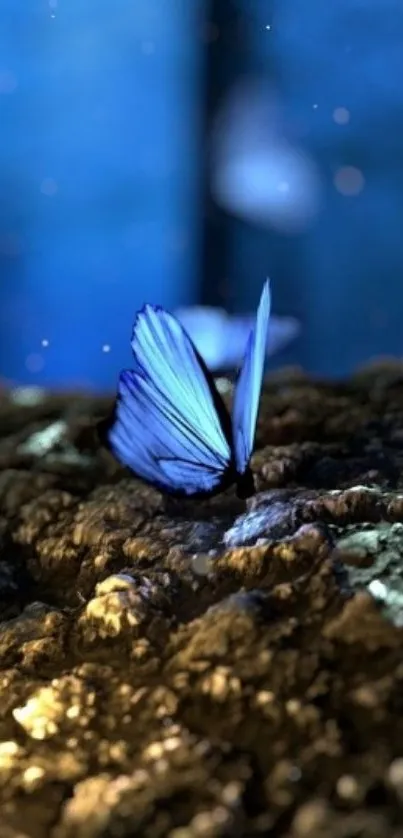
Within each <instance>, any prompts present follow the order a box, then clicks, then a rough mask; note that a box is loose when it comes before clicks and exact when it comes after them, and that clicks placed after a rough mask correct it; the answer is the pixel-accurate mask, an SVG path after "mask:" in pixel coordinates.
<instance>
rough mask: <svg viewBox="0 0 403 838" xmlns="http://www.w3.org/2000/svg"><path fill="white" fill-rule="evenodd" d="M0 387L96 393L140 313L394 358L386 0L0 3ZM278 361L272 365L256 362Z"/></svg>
mask: <svg viewBox="0 0 403 838" xmlns="http://www.w3.org/2000/svg"><path fill="white" fill-rule="evenodd" d="M0 56H1V57H0V125H1V134H0V377H1V378H2V379H5V380H6V381H12V382H17V383H24V384H38V385H45V386H76V385H80V386H88V387H92V388H105V387H110V388H113V387H114V386H115V382H116V379H117V375H118V372H119V370H120V368H121V367H122V366H125V365H130V345H129V339H130V330H131V324H132V320H133V315H134V312H135V310H136V309H137V308H139V307H140V306H141V305H142V304H143V302H144V300H149V301H151V302H159V303H161V304H163V305H165V306H167V307H169V308H171V309H175V308H176V307H177V306H183V305H190V304H195V303H199V302H202V303H204V304H213V305H214V304H216V305H217V304H219V305H221V306H223V305H224V306H226V307H227V308H228V309H229V310H230V311H233V312H240V311H245V312H247V311H250V310H252V309H253V308H254V307H255V304H256V301H257V298H258V296H259V292H260V288H261V285H262V282H263V280H264V278H265V276H266V275H270V276H271V278H272V289H273V298H274V310H275V312H276V313H280V314H283V315H294V316H296V317H297V318H298V320H299V321H300V323H301V334H300V337H299V338H298V340H297V341H295V342H294V343H293V344H292V345H290V348H289V349H288V350H287V351H286V352H285V353H284V354H283V355H282V356H281V358H280V357H279V360H278V363H280V362H281V363H284V362H287V363H300V364H302V365H303V366H304V367H306V368H307V369H309V370H311V371H314V372H316V373H320V374H331V375H340V374H345V373H346V372H348V371H349V370H350V369H351V368H352V367H353V366H355V365H356V364H358V363H361V362H362V361H364V360H366V359H368V358H369V357H371V356H374V355H377V354H398V355H400V354H403V353H402V344H403V339H402V328H401V321H402V309H403V281H402V277H403V235H402V233H401V223H402V222H401V216H402V209H403V151H402V148H403V107H402V101H401V100H402V98H403V87H402V83H401V80H402V78H403V6H402V5H401V4H400V3H399V2H398V0H382V2H381V0H366V2H365V3H364V2H363V0H348V2H347V0H338V3H337V4H327V3H321V2H319V0H314V2H312V3H310V4H306V3H304V2H303V0H281V2H280V0H270V2H269V0H267V2H266V0H211V2H207V0H135V2H134V3H127V2H126V0H115V2H114V3H111V2H110V0H98V2H97V3H96V4H94V2H93V0H2V2H1V26H0ZM272 363H274V362H272Z"/></svg>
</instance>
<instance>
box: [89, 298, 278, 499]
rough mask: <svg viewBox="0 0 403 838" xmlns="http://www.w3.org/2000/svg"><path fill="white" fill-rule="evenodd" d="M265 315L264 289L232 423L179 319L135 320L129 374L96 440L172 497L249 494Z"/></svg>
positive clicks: (147, 313) (157, 315)
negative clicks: (232, 490)
mask: <svg viewBox="0 0 403 838" xmlns="http://www.w3.org/2000/svg"><path fill="white" fill-rule="evenodd" d="M269 314H270V292H269V285H268V282H266V284H265V286H264V288H263V292H262V296H261V300H260V304H259V309H258V313H257V318H256V325H255V328H254V330H253V331H252V332H251V334H250V337H249V341H248V344H247V349H246V354H245V359H244V362H243V365H242V368H241V371H240V374H239V378H238V381H237V384H236V387H235V395H234V404H233V411H232V418H231V417H230V415H229V413H228V411H227V408H226V406H225V404H224V402H223V400H222V398H221V396H220V394H219V392H218V390H217V388H216V386H215V383H214V378H213V376H212V375H211V373H210V371H209V370H208V369H207V367H206V364H205V363H204V361H203V359H202V358H201V356H200V355H199V353H198V351H197V350H196V348H195V346H194V344H193V343H192V341H191V339H190V338H189V336H188V335H187V333H186V331H185V330H184V328H183V327H182V326H181V324H180V323H179V322H178V320H177V319H176V318H175V317H173V315H171V314H169V313H168V312H167V311H165V310H164V309H162V308H161V307H159V306H150V305H146V306H144V307H143V309H142V310H141V311H140V312H139V313H138V314H137V317H136V320H135V323H134V327H133V336H132V349H133V355H134V367H133V369H132V370H124V371H123V372H122V373H121V375H120V378H119V385H118V397H117V401H116V404H115V408H114V411H113V414H112V416H111V418H110V419H109V420H107V421H106V423H103V427H102V429H101V436H102V439H103V441H104V442H105V444H106V445H107V447H108V448H109V449H110V450H111V451H112V453H113V454H114V455H115V456H116V458H117V459H118V460H120V462H122V463H123V464H124V465H126V466H128V467H129V468H130V469H131V471H132V472H133V473H134V474H136V475H137V476H138V477H140V478H142V479H143V480H145V481H146V482H148V483H150V484H152V485H153V486H155V487H156V488H158V489H160V490H161V491H162V492H165V493H167V494H169V495H172V496H174V497H194V498H196V497H206V496H211V495H214V494H217V493H218V492H222V491H224V489H226V488H228V487H229V486H230V485H232V484H234V483H235V484H236V487H237V493H238V495H239V497H248V496H249V495H250V494H252V493H253V476H252V473H251V470H250V467H249V460H250V456H251V453H252V448H253V443H254V436H255V428H256V420H257V412H258V406H259V397H260V389H261V383H262V376H263V365H264V358H265V354H266V341H267V328H268V320H269Z"/></svg>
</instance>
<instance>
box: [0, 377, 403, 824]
mask: <svg viewBox="0 0 403 838" xmlns="http://www.w3.org/2000/svg"><path fill="white" fill-rule="evenodd" d="M107 406H108V405H107V403H106V402H105V401H102V399H95V398H90V397H84V396H79V395H69V396H64V397H48V396H46V395H42V396H41V394H40V393H39V394H35V393H33V394H29V393H24V392H22V393H21V392H17V393H12V394H9V395H8V396H7V395H6V394H3V396H2V397H1V398H0V432H1V439H0V465H1V469H2V471H1V474H0V620H1V625H0V667H1V669H0V836H1V838H48V836H50V838H114V837H115V836H116V837H118V838H132V836H141V837H143V836H144V838H165V836H167V838H201V836H207V838H224V836H225V837H226V838H227V837H228V838H231V836H234V838H238V836H239V838H242V837H243V836H244V838H253V836H284V838H401V837H402V836H403V643H402V641H403V634H402V626H403V366H402V365H400V364H398V363H387V362H385V363H383V364H378V365H375V366H372V367H371V368H368V369H366V370H363V371H362V372H360V373H359V374H357V375H356V376H354V377H353V378H352V379H351V380H350V381H348V382H346V383H344V384H334V385H333V384H329V383H320V382H312V381H311V380H309V379H307V378H305V377H304V376H303V375H302V374H301V373H298V372H292V371H288V372H287V371H285V372H283V373H280V374H277V375H276V376H275V377H272V378H271V379H270V380H269V381H268V382H267V385H266V387H265V392H264V395H263V398H262V410H261V415H260V423H259V429H258V435H257V445H256V454H255V456H254V459H253V468H254V471H255V473H256V475H257V482H258V487H257V488H258V491H257V493H256V496H255V497H254V498H252V499H251V500H250V501H249V502H248V504H247V505H246V504H245V503H241V502H238V501H236V500H234V498H233V497H232V496H231V494H230V493H229V494H228V495H226V496H222V497H218V498H216V499H214V500H212V501H210V502H208V503H203V504H200V503H198V504H193V505H192V504H184V505H181V504H177V505H172V504H168V505H167V504H166V501H165V500H164V498H162V497H161V495H160V494H158V493H157V492H154V491H153V490H151V489H148V488H146V487H144V486H143V485H142V484H140V483H139V482H137V481H136V480H134V479H133V478H131V477H130V476H128V475H127V474H126V473H125V472H124V471H123V470H122V469H120V468H119V467H118V466H117V464H116V463H114V462H113V461H112V459H111V458H110V457H109V455H108V454H106V453H105V452H103V451H101V450H100V449H99V446H98V444H97V440H96V436H95V434H94V432H93V430H92V426H93V424H94V422H95V421H96V420H98V419H99V418H100V417H101V416H102V415H103V413H104V412H105V410H106V408H107Z"/></svg>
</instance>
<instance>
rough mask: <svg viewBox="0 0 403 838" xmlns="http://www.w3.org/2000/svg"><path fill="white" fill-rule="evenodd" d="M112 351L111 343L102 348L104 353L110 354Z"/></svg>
mask: <svg viewBox="0 0 403 838" xmlns="http://www.w3.org/2000/svg"><path fill="white" fill-rule="evenodd" d="M110 351H111V348H110V346H109V343H104V345H103V347H102V352H110Z"/></svg>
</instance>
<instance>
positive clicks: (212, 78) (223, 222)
mask: <svg viewBox="0 0 403 838" xmlns="http://www.w3.org/2000/svg"><path fill="white" fill-rule="evenodd" d="M206 5H207V12H206V62H205V66H206V79H205V100H204V113H205V120H204V165H205V171H206V177H205V179H204V180H205V191H204V207H203V210H204V212H203V262H202V287H201V301H202V303H203V304H205V305H218V306H223V305H224V306H225V307H227V308H231V295H230V287H229V280H230V277H228V246H229V238H230V235H231V225H232V220H231V218H230V217H229V216H228V215H227V214H226V213H225V212H224V211H223V210H221V209H220V208H219V207H218V206H217V205H216V203H215V202H214V201H213V199H212V196H211V191H210V178H209V140H210V132H211V127H212V124H213V120H214V118H215V116H216V115H217V110H218V107H219V105H220V104H221V103H222V101H223V100H224V97H225V95H226V94H227V93H228V91H229V90H230V89H231V86H232V84H233V83H234V80H235V79H236V78H237V76H239V74H241V73H242V70H243V65H244V53H245V42H244V40H243V38H241V37H240V15H239V10H238V8H237V6H236V4H234V3H233V2H232V0H210V2H209V3H207V4H206Z"/></svg>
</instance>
